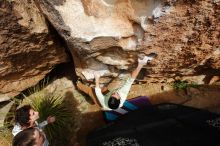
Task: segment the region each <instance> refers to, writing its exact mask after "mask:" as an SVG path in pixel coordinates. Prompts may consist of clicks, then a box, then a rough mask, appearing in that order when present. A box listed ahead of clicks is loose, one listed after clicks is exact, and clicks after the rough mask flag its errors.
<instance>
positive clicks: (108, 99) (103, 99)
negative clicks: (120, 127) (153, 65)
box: [77, 53, 155, 111]
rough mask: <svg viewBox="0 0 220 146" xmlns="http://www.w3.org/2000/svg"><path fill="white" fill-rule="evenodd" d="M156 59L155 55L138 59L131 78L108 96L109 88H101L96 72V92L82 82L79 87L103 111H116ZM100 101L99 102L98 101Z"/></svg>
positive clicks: (98, 75)
mask: <svg viewBox="0 0 220 146" xmlns="http://www.w3.org/2000/svg"><path fill="white" fill-rule="evenodd" d="M154 57H155V53H152V54H151V55H149V56H145V57H143V59H138V66H137V67H136V69H135V70H134V71H133V72H132V73H131V75H130V77H128V79H127V80H126V82H125V83H124V84H123V85H122V86H121V87H120V88H118V89H114V90H111V91H109V92H108V93H107V94H105V95H103V93H105V92H106V91H107V88H106V87H104V88H102V89H101V88H100V84H99V79H100V74H99V72H98V71H94V76H95V84H96V86H95V90H94V89H93V88H91V87H88V86H86V85H84V84H82V83H80V82H78V83H77V87H78V89H79V90H81V91H83V92H84V93H86V94H88V95H89V96H90V97H92V99H93V101H94V102H95V103H96V104H98V105H100V106H101V107H102V110H106V111H108V110H115V109H117V108H119V107H122V106H123V104H124V102H125V100H126V99H127V95H128V93H129V90H130V88H131V85H132V83H133V82H134V80H135V79H136V77H137V75H138V74H139V72H140V70H141V69H142V67H143V66H144V65H145V64H146V63H148V62H149V61H151V60H152V59H153V58H154ZM97 99H98V100H97Z"/></svg>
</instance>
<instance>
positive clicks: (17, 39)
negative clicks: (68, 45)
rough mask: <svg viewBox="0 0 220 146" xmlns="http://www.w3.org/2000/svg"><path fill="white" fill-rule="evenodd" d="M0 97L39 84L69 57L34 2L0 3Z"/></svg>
mask: <svg viewBox="0 0 220 146" xmlns="http://www.w3.org/2000/svg"><path fill="white" fill-rule="evenodd" d="M0 18H1V19H0V95H1V96H4V97H12V96H15V95H17V94H19V93H20V92H21V91H23V90H25V89H27V88H28V87H31V86H33V85H35V84H36V83H38V82H39V81H40V80H41V79H42V78H44V77H45V75H46V74H47V73H48V72H50V71H51V70H52V69H53V67H54V66H55V65H56V64H59V63H62V62H66V61H67V60H68V59H67V55H66V53H65V49H64V47H63V46H62V44H60V43H59V41H57V39H56V37H55V31H54V30H50V29H49V28H48V26H47V22H46V20H45V18H44V16H43V15H42V14H41V13H40V11H39V9H38V8H37V6H36V4H35V3H34V1H33V0H19V1H17V0H16V1H5V0H3V1H0Z"/></svg>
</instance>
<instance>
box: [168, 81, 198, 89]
mask: <svg viewBox="0 0 220 146" xmlns="http://www.w3.org/2000/svg"><path fill="white" fill-rule="evenodd" d="M172 86H173V88H174V89H177V90H180V89H186V88H187V87H194V88H197V87H198V86H199V85H198V84H196V83H188V81H175V82H173V83H172Z"/></svg>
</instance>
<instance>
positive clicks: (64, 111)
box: [30, 93, 73, 145]
mask: <svg viewBox="0 0 220 146" xmlns="http://www.w3.org/2000/svg"><path fill="white" fill-rule="evenodd" d="M30 104H31V105H32V107H33V108H34V109H35V110H36V111H38V112H39V115H40V118H39V122H42V121H44V120H46V119H47V117H48V116H55V117H56V121H55V122H54V123H53V124H48V125H47V126H46V127H45V129H44V131H45V133H46V135H47V138H48V140H49V141H50V143H54V140H55V139H56V140H57V139H58V138H59V139H60V140H62V143H63V144H64V143H66V142H68V133H69V134H70V133H71V128H70V127H73V122H72V121H73V110H72V109H71V105H69V103H67V102H66V101H65V100H64V97H63V96H61V95H59V94H56V93H50V94H49V93H47V94H46V93H38V94H36V95H35V98H33V99H31V100H30ZM64 133H65V134H64ZM64 145H65V144H64Z"/></svg>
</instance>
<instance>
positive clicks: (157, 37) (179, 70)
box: [37, 0, 220, 84]
mask: <svg viewBox="0 0 220 146" xmlns="http://www.w3.org/2000/svg"><path fill="white" fill-rule="evenodd" d="M37 3H38V5H39V7H40V9H41V10H42V12H43V13H44V14H45V15H46V16H47V18H48V19H49V21H50V22H51V23H52V24H53V26H54V27H55V28H56V29H57V31H58V32H59V34H60V35H61V36H62V37H63V38H64V39H65V40H66V42H67V44H68V46H69V48H70V50H71V52H72V56H73V59H74V62H75V66H76V71H77V75H78V76H80V77H81V78H84V79H86V78H87V77H86V76H83V74H82V72H85V70H88V69H91V66H98V67H97V68H99V69H100V68H102V66H103V67H104V66H105V67H104V69H106V66H107V67H108V70H109V72H110V73H107V74H105V76H115V74H118V73H121V70H127V71H128V70H130V69H131V68H133V67H135V63H136V60H137V55H138V54H140V53H146V54H148V53H151V52H156V53H157V54H158V57H157V58H156V59H155V61H153V62H152V63H151V64H150V65H148V66H146V68H145V69H143V71H142V74H143V76H142V80H145V81H149V77H152V78H154V79H156V80H158V82H161V81H162V82H164V81H166V80H169V79H172V78H175V77H176V76H180V77H181V78H184V77H185V76H186V77H187V78H188V80H189V81H190V76H192V77H193V80H192V81H197V82H198V83H199V84H202V83H205V79H204V78H206V76H209V75H215V74H219V69H220V68H219V65H220V59H219V58H220V55H219V45H220V43H219V42H220V41H219V32H220V31H219V30H220V25H219V19H218V16H219V15H220V12H219V5H220V4H219V1H212V0H203V1H190V0H179V1H175V0H138V1H134V0H120V1H119V0H68V1H67V0H58V1H52V0H37ZM89 60H94V61H92V62H90V61H89ZM124 73H126V72H124ZM197 75H198V78H197V79H195V78H196V76H197ZM201 77H204V78H201ZM87 79H90V78H87Z"/></svg>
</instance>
